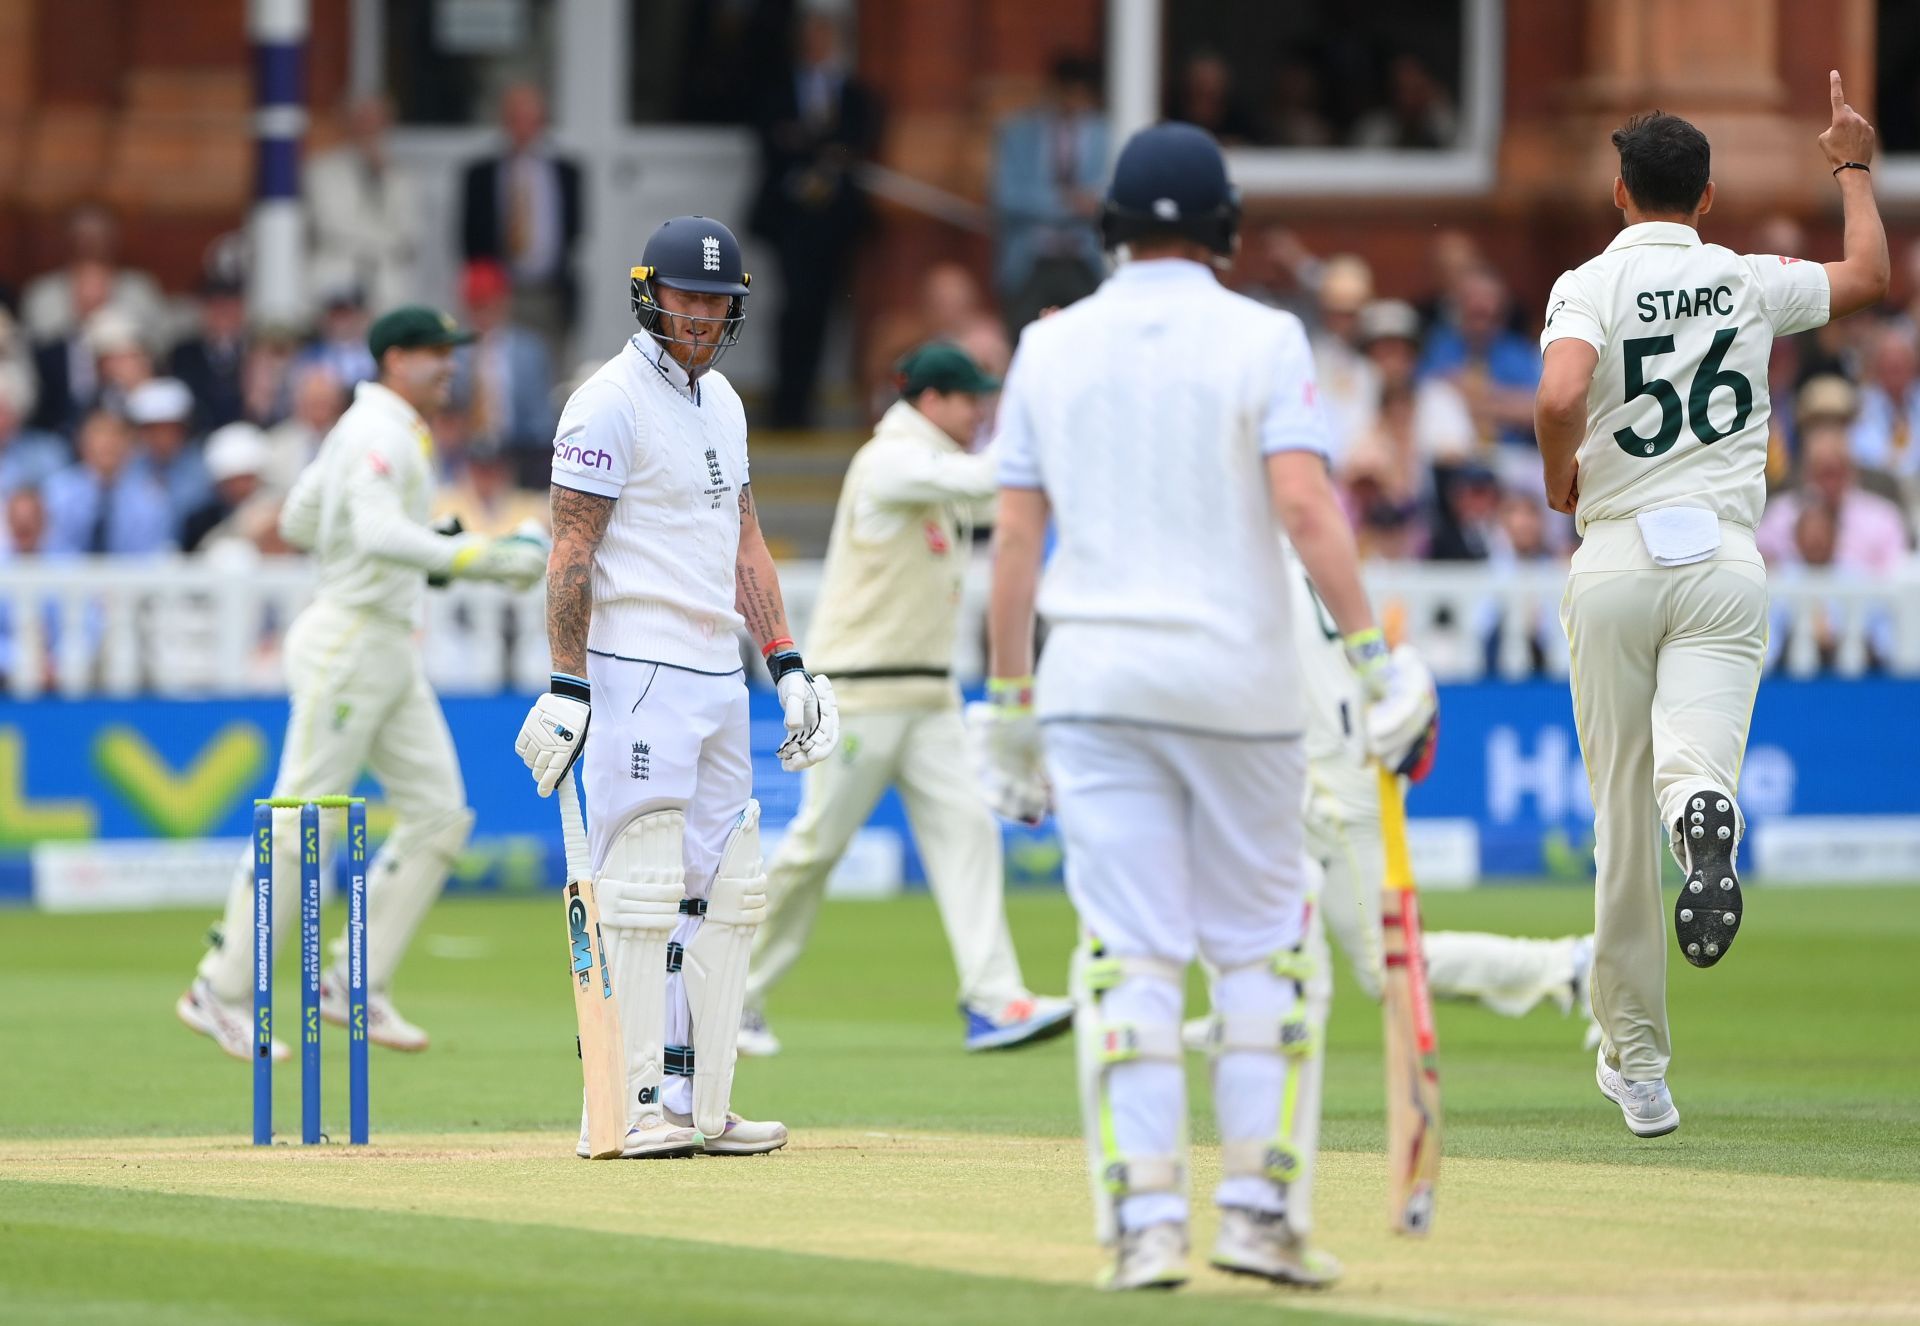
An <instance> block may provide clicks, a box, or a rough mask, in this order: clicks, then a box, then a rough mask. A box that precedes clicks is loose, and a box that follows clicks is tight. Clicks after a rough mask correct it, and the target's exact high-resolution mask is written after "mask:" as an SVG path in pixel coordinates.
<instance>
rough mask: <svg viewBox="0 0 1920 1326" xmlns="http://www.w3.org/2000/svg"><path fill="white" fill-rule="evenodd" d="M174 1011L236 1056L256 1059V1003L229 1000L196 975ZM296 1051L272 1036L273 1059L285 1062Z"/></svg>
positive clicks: (182, 1019)
mask: <svg viewBox="0 0 1920 1326" xmlns="http://www.w3.org/2000/svg"><path fill="white" fill-rule="evenodd" d="M173 1011H174V1012H175V1013H177V1014H178V1015H179V1017H180V1020H181V1021H182V1022H184V1023H186V1024H187V1025H188V1026H189V1027H191V1028H192V1029H193V1030H195V1031H197V1032H199V1033H200V1034H201V1035H202V1036H207V1037H211V1038H212V1040H213V1043H214V1044H216V1045H218V1046H219V1047H220V1048H221V1049H222V1050H225V1051H226V1052H227V1053H228V1054H230V1055H232V1056H233V1057H234V1058H236V1059H245V1060H247V1061H249V1062H251V1061H252V1059H253V1005H252V1004H229V1003H228V1002H227V1001H226V1000H224V999H222V998H220V996H219V995H217V994H215V993H214V992H213V986H212V984H211V983H210V982H208V980H207V978H206V977H204V976H197V977H195V978H194V982H193V984H192V985H189V986H188V987H187V991H186V993H185V994H183V995H181V996H180V998H179V1000H178V1001H177V1002H175V1004H174V1006H173ZM291 1058H293V1051H291V1050H289V1049H288V1048H287V1047H286V1046H285V1045H283V1044H281V1043H280V1038H279V1037H278V1036H275V1037H274V1038H273V1062H275V1063H276V1064H279V1063H285V1062H286V1061H287V1060H289V1059H291Z"/></svg>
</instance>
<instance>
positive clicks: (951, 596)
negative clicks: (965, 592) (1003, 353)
mask: <svg viewBox="0 0 1920 1326" xmlns="http://www.w3.org/2000/svg"><path fill="white" fill-rule="evenodd" d="M995 486H996V485H995V481H994V457H993V455H992V454H991V453H986V454H982V455H977V456H976V455H972V454H969V453H968V452H966V451H963V450H962V449H961V448H960V445H959V444H958V443H957V442H955V441H954V440H953V439H952V438H950V437H948V436H947V435H946V434H945V433H943V432H941V431H940V429H939V427H938V426H937V425H935V424H934V423H933V422H932V421H931V420H929V419H928V418H927V417H926V416H925V415H923V414H921V413H920V412H919V411H918V410H916V409H914V408H913V406H911V405H909V404H907V403H906V402H905V401H898V402H896V403H895V404H894V405H893V407H892V408H891V409H889V410H888V411H887V412H886V413H885V414H884V415H882V416H881V418H880V423H879V425H878V426H877V427H876V428H875V429H874V434H873V437H872V439H871V440H869V441H868V442H867V444H866V445H865V446H863V447H861V448H860V450H859V451H857V452H856V453H854V457H853V462H852V463H851V464H850V465H849V466H848V467H847V478H846V482H845V483H844V484H842V485H841V488H840V502H839V505H838V506H837V507H836V508H835V509H834V513H833V533H832V536H831V537H830V538H829V540H828V543H827V563H826V568H825V571H824V572H823V574H822V578H821V583H820V601H819V604H818V606H817V607H816V608H815V609H814V614H813V621H812V622H811V623H810V624H809V626H808V627H807V640H806V649H807V662H808V664H809V665H810V666H812V667H814V668H816V669H818V670H819V671H821V672H824V673H825V674H826V675H827V676H829V677H831V678H833V684H834V687H835V691H836V694H837V695H838V697H839V700H840V708H841V711H842V712H844V713H857V712H861V711H866V710H879V709H941V708H948V707H950V706H953V705H955V704H958V703H959V692H958V691H957V690H955V688H954V684H953V680H952V678H951V676H950V675H949V670H950V669H951V667H952V664H953V642H954V633H955V630H956V629H957V627H958V615H959V611H960V590H961V582H962V580H963V579H964V578H965V575H966V569H967V558H968V556H969V553H970V551H971V547H972V533H973V525H974V518H975V516H976V515H977V514H978V512H977V510H976V508H977V507H978V506H979V504H980V503H981V502H982V501H984V500H985V499H987V498H989V497H991V496H993V493H994V491H995Z"/></svg>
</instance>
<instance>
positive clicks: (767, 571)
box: [515, 216, 839, 1158]
mask: <svg viewBox="0 0 1920 1326" xmlns="http://www.w3.org/2000/svg"><path fill="white" fill-rule="evenodd" d="M748 280H749V278H748V276H747V273H746V272H745V271H744V270H743V268H742V265H741V259H740V245H739V242H738V241H737V240H735V238H734V236H733V232H732V231H731V230H729V229H728V228H727V227H726V226H724V225H722V224H720V223H719V222H718V221H715V220H712V219H710V218H707V217H699V216H682V217H675V218H674V219H672V220H671V221H668V222H666V223H665V224H663V225H661V226H660V228H659V229H657V230H656V231H654V233H653V235H652V237H651V238H649V239H648V241H647V244H646V248H645V250H644V252H643V253H642V256H641V265H640V266H638V267H635V268H634V269H633V272H632V275H631V280H630V297H631V300H632V304H633V311H634V316H635V317H636V318H637V319H638V321H639V323H640V327H641V330H640V333H639V334H638V335H636V336H634V337H633V338H632V339H631V340H629V341H628V343H627V345H626V347H625V348H624V349H622V350H621V352H620V353H619V354H618V355H616V356H614V357H613V358H612V359H610V360H609V361H608V362H607V363H606V365H605V366H604V367H602V368H601V369H600V371H599V372H597V373H595V374H594V375H593V376H592V377H591V378H590V379H588V380H587V382H586V383H585V384H584V385H582V386H581V387H580V389H579V390H578V391H576V392H575V393H574V394H573V397H572V399H571V400H569V401H568V402H567V406H566V409H565V410H564V411H563V412H562V414H561V417H560V423H559V428H558V433H557V436H556V437H555V439H554V452H553V489H552V503H553V528H554V544H553V556H552V560H551V562H550V563H549V565H548V568H547V635H548V643H549V646H550V648H551V651H552V655H553V667H554V674H553V683H552V687H551V689H550V690H549V692H548V693H547V694H546V695H543V696H541V697H540V699H539V700H538V701H537V702H536V703H535V704H534V706H533V709H532V711H531V712H530V713H529V714H528V715H527V719H526V722H525V723H524V724H523V725H522V727H521V730H520V736H519V740H518V742H517V743H516V746H515V749H516V750H517V751H518V753H519V754H520V756H521V758H522V759H524V760H525V761H526V763H527V766H528V768H529V769H531V770H532V772H533V776H534V780H535V783H536V785H537V786H538V788H539V791H540V794H541V795H542V796H546V795H549V794H551V793H552V791H553V789H554V787H555V786H556V785H557V784H558V783H559V781H560V778H561V776H562V775H563V774H564V773H565V772H566V771H567V770H568V769H569V768H571V767H572V766H573V763H574V761H575V760H579V762H580V768H581V770H582V771H584V775H585V779H584V781H585V785H586V803H587V820H588V831H589V839H590V848H591V856H592V863H593V870H594V887H595V892H596V896H597V898H598V901H599V906H600V921H601V930H602V934H603V936H604V938H605V943H606V951H607V959H608V965H609V967H610V969H611V971H612V975H613V987H614V995H615V998H616V999H617V1000H618V1002H619V1005H620V1027H621V1036H622V1039H623V1041H624V1043H625V1050H626V1060H627V1110H628V1125H629V1128H628V1132H627V1137H626V1146H625V1148H624V1150H623V1152H622V1154H624V1155H626V1156H628V1157H634V1158H646V1157H666V1156H681V1155H689V1154H692V1153H694V1152H695V1151H704V1152H706V1153H707V1154H710V1155H742V1154H752V1153H755V1152H765V1151H772V1150H775V1149H777V1148H779V1147H782V1146H784V1145H786V1140H787V1130H786V1127H785V1126H784V1125H783V1124H779V1123H775V1122H762V1121H755V1120H750V1119H743V1118H742V1117H741V1116H740V1115H738V1114H737V1113H734V1112H733V1111H732V1110H731V1109H730V1108H729V1098H730V1096H731V1094H732V1087H733V1067H734V1055H735V1048H734V1047H735V1039H736V1037H737V1035H738V1033H739V1027H740V1014H741V1008H742V1005H743V1003H744V999H745V993H746V982H747V964H748V957H749V954H750V953H751V951H752V947H753V940H754V934H755V932H756V931H757V930H758V928H759V926H760V923H761V921H762V919H763V918H764V917H765V915H766V909H767V880H766V875H765V873H764V872H763V869H762V865H761V859H760V807H759V803H758V802H756V801H754V800H753V796H752V793H753V766H752V763H751V760H750V758H749V748H748V721H747V686H746V674H745V671H744V669H743V668H742V667H741V660H740V646H739V643H738V634H737V633H738V632H739V631H740V629H741V628H742V627H743V626H744V627H745V628H746V629H747V630H748V631H750V632H751V633H752V635H753V637H754V639H755V640H756V642H757V643H758V644H759V645H760V648H761V653H762V655H763V656H764V657H765V658H766V659H767V663H768V670H769V671H770V672H771V673H772V675H773V678H774V684H775V686H776V688H777V689H778V692H779V696H780V701H781V706H782V710H783V714H784V719H785V724H786V730H787V737H786V740H785V741H784V742H783V743H782V745H781V747H780V751H779V754H780V762H781V764H782V765H783V766H784V767H785V768H787V769H804V768H807V767H808V766H810V765H813V764H816V763H818V762H819V761H820V760H823V759H825V758H826V757H827V756H828V755H829V754H830V753H831V752H832V750H833V748H834V745H835V742H836V741H837V739H838V734H839V719H838V716H837V713H836V710H835V706H834V699H833V688H832V687H831V685H829V683H828V682H827V680H826V679H825V678H824V677H815V676H811V675H809V673H808V672H807V670H806V668H805V667H804V666H803V665H802V663H801V660H800V655H799V652H798V651H797V650H796V649H795V648H794V646H793V641H792V639H791V638H790V637H789V635H788V631H787V623H786V609H785V607H784V605H783V603H782V600H781V596H780V583H779V578H778V576H777V574H776V572H775V570H774V565H773V558H772V556H771V554H769V553H768V551H767V545H766V540H765V539H764V538H763V537H762V536H761V533H760V523H759V519H758V516H757V515H756V513H755V511H754V506H753V497H752V491H751V489H750V487H749V485H748V471H747V424H746V415H745V413H744V412H743V410H742V409H741V405H740V398H739V396H738V395H736V394H735V393H734V390H733V387H732V386H731V385H730V384H729V383H728V382H727V380H726V378H725V377H723V376H721V374H719V373H718V372H716V371H715V365H716V364H717V363H718V362H719V360H720V358H721V357H722V356H723V355H724V354H725V353H726V351H727V350H728V349H729V348H730V347H731V346H732V345H733V344H734V343H735V341H736V340H737V339H738V337H739V334H740V327H741V323H742V321H743V320H744V318H745V315H746V301H747V291H748ZM589 737H590V738H591V739H589ZM583 1115H584V1111H583ZM585 1135H586V1129H585V1123H584V1118H583V1122H582V1128H581V1136H582V1141H581V1150H580V1154H581V1155H586V1154H587V1150H586V1141H585Z"/></svg>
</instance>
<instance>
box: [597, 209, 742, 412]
mask: <svg viewBox="0 0 1920 1326" xmlns="http://www.w3.org/2000/svg"><path fill="white" fill-rule="evenodd" d="M629 276H630V284H629V286H628V295H627V298H628V302H629V303H630V304H631V305H632V308H633V316H634V320H635V321H637V322H638V323H639V324H640V329H641V330H642V331H644V332H646V333H647V334H648V335H649V336H651V337H653V338H654V339H655V340H656V341H659V342H661V343H662V344H666V343H668V342H673V343H675V344H679V345H705V344H710V345H712V346H713V347H714V351H713V358H711V359H709V360H708V361H707V362H706V363H704V364H702V365H700V367H699V368H698V369H695V370H694V372H695V373H696V374H698V373H702V372H705V371H706V370H707V369H709V368H712V367H713V366H714V365H715V364H718V363H719V362H720V359H721V356H723V355H724V354H726V352H727V351H728V350H730V349H732V348H733V344H734V342H735V341H737V340H739V339H740V326H741V324H742V323H743V322H744V321H746V316H747V287H748V286H749V285H751V284H752V282H753V277H752V276H751V275H750V274H749V273H748V272H747V270H746V269H745V267H744V266H743V265H742V262H741V257H740V241H739V240H737V239H735V238H734V235H733V232H732V231H731V230H729V229H727V227H726V226H725V225H724V224H722V223H721V222H719V221H715V220H714V219H713V218H712V217H706V216H676V217H674V218H673V219H672V220H671V221H664V222H662V223H661V224H660V228H659V229H658V230H655V231H654V232H653V234H652V235H650V236H649V237H648V238H647V246H646V248H645V249H643V250H642V251H641V254H640V265H639V266H638V267H635V268H634V269H633V270H632V272H631V273H629ZM662 286H666V287H669V288H671V289H674V290H687V291H692V292H694V293H696V294H709V295H731V296H733V298H732V300H731V301H730V302H729V303H728V305H727V312H726V315H725V316H724V317H719V318H690V320H691V321H694V322H703V323H718V324H720V325H718V326H717V327H713V328H703V329H702V330H711V331H714V332H717V333H718V335H716V336H715V337H713V338H712V339H711V340H704V339H703V340H701V341H698V342H695V341H690V340H688V339H687V338H685V337H676V336H668V335H667V334H666V330H665V324H664V323H663V321H662V319H661V310H660V301H659V290H660V287H662ZM674 316H676V317H690V315H686V314H675V315H674Z"/></svg>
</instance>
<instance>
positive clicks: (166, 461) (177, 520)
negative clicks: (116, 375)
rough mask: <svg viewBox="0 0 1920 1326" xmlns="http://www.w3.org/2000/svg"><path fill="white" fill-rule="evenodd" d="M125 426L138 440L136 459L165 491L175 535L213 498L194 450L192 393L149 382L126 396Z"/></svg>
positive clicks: (171, 383)
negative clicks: (188, 517) (171, 511)
mask: <svg viewBox="0 0 1920 1326" xmlns="http://www.w3.org/2000/svg"><path fill="white" fill-rule="evenodd" d="M127 421H128V422H129V423H131V424H132V425H133V427H134V432H135V435H136V436H137V438H138V439H139V446H140V459H141V461H142V462H143V463H144V464H145V465H146V467H147V469H148V470H149V471H150V472H151V473H152V475H153V477H154V478H156V479H158V480H159V481H160V486H161V487H162V488H164V489H166V492H167V503H168V505H169V506H171V507H172V508H173V524H174V532H175V534H176V535H177V534H178V533H179V531H180V527H181V525H182V523H183V522H184V521H185V520H186V518H187V516H188V515H190V514H191V513H193V512H195V511H198V510H199V509H200V508H201V507H202V506H204V505H206V503H207V501H208V499H209V498H211V497H212V496H213V481H212V480H211V479H209V478H208V477H207V466H206V462H205V461H203V460H202V459H201V457H200V449H199V448H198V447H196V446H194V445H193V393H192V392H190V391H188V390H187V384H186V383H184V382H182V381H180V379H178V378H152V379H150V380H149V381H146V382H143V383H141V384H140V385H139V386H137V387H135V388H134V389H133V390H132V391H131V392H130V393H128V396H127Z"/></svg>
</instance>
